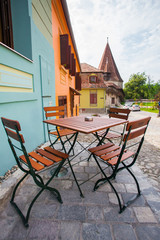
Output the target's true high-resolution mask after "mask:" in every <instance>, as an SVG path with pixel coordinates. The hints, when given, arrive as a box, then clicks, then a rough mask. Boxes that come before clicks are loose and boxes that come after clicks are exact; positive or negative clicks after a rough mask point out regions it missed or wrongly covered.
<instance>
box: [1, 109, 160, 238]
mask: <svg viewBox="0 0 160 240" xmlns="http://www.w3.org/2000/svg"><path fill="white" fill-rule="evenodd" d="M140 114H141V113H138V112H137V113H135V114H134V113H133V114H132V113H131V117H132V118H138V117H139V118H140V117H141V115H140ZM132 115H133V116H132ZM159 121H160V119H158V120H157V119H156V118H155V122H157V124H158V123H159ZM155 122H154V123H153V127H151V128H150V129H149V128H148V133H147V135H146V140H145V143H144V148H143V149H142V153H141V155H140V158H139V162H138V164H136V165H135V166H134V167H132V171H133V172H134V173H135V175H136V176H137V178H138V181H139V183H140V188H141V191H142V194H141V196H140V197H139V198H138V199H137V200H136V201H135V202H134V203H133V204H131V205H130V206H129V207H128V208H127V209H126V210H125V211H124V212H123V213H122V214H119V213H118V211H119V207H118V203H117V200H116V197H115V194H114V193H113V191H112V189H111V187H110V186H109V184H107V183H106V184H105V185H103V186H101V187H100V188H99V189H98V190H97V191H96V192H93V191H92V189H93V186H94V183H95V181H96V180H97V179H98V178H97V176H96V177H94V178H92V179H91V180H90V181H89V182H87V183H85V184H83V185H82V186H81V188H82V191H83V193H84V196H85V197H84V198H81V197H80V195H79V192H78V189H77V186H76V184H75V182H74V180H73V176H72V174H71V172H70V170H68V173H67V175H65V176H63V177H61V178H60V177H58V178H56V179H54V180H53V181H52V183H51V184H50V185H51V186H54V187H56V188H58V190H59V191H60V194H61V196H62V199H63V204H60V203H59V202H58V201H57V199H55V197H54V196H53V195H52V194H51V193H50V192H48V191H44V192H43V193H42V194H41V195H40V197H39V198H38V199H37V201H36V202H35V204H34V206H33V208H32V211H31V215H30V219H29V228H25V227H24V226H23V224H22V222H21V219H20V218H19V216H18V215H17V214H16V213H15V210H14V209H13V207H12V206H11V204H10V202H9V199H10V197H9V196H8V195H9V193H10V192H11V191H10V190H11V186H12V185H13V184H12V183H14V182H15V181H16V179H17V178H18V177H19V175H20V174H19V170H18V171H16V172H15V173H14V174H13V175H12V176H11V177H10V178H8V179H7V180H6V181H5V182H3V183H2V184H1V186H0V192H1V195H0V196H1V198H0V219H1V220H0V240H9V239H12V240H18V239H20V240H23V239H24V240H29V239H38V240H44V239H55V240H122V239H123V240H124V239H125V240H144V239H147V240H159V235H160V193H159V191H158V184H156V183H157V182H158V181H155V183H154V186H156V187H157V189H155V188H154V187H153V186H152V184H151V181H150V179H149V178H148V175H146V174H144V173H143V171H144V169H143V168H142V170H143V171H142V170H141V169H140V167H139V166H142V167H143V164H141V165H140V163H141V162H144V163H145V165H146V166H147V165H148V164H149V163H155V162H154V159H157V157H158V154H159V151H160V149H159V148H158V147H156V144H157V145H158V142H157V141H158V137H156V138H154V136H156V135H155V133H154V131H152V130H153V129H154V126H155V129H157V127H158V126H157V125H156V123H155ZM150 126H152V125H150ZM149 135H150V136H149ZM88 137H89V136H88ZM150 139H153V141H154V143H152V142H151V140H150ZM79 140H81V143H82V144H83V145H85V144H84V142H86V141H87V136H80V138H79ZM82 140H83V142H82ZM86 144H87V143H86ZM80 148H81V147H80V146H79V145H78V144H76V149H75V152H76V153H78V152H79V151H80ZM149 148H150V149H151V150H149ZM87 154H88V153H86V152H84V153H83V155H81V156H78V157H77V158H76V159H75V163H76V162H77V161H79V160H80V158H81V159H82V158H84V157H85V158H86V157H87ZM148 154H150V155H149V158H150V157H151V158H150V159H149V158H148V156H147V155H148ZM154 154H156V155H154ZM144 156H145V159H147V160H146V161H145V160H144V158H143V157H144ZM151 159H152V161H151ZM155 164H156V166H158V161H157V162H156V163H155ZM157 168H158V167H157ZM151 169H152V167H151ZM154 169H155V170H156V167H154ZM74 170H75V173H76V176H77V178H78V179H80V180H85V179H88V177H91V176H93V174H94V173H96V172H97V171H98V169H97V166H96V165H95V163H94V160H93V159H92V158H91V160H90V161H89V162H87V161H82V162H80V163H78V164H77V165H75V166H74ZM42 174H43V176H44V178H45V180H46V181H47V179H48V177H49V176H50V170H48V172H44V173H42ZM157 176H158V175H157ZM113 183H114V186H115V188H116V189H117V190H118V193H119V196H120V198H121V199H123V200H125V201H126V200H127V199H128V198H130V197H131V196H132V195H133V194H135V191H136V189H135V185H134V182H133V179H132V178H131V176H130V175H128V173H127V172H126V171H125V170H124V171H122V172H120V173H119V174H118V175H117V177H116V180H114V181H113ZM152 183H153V182H152ZM6 189H7V190H8V191H7V192H6V194H5V195H3V194H2V193H4V192H5V191H6ZM37 190H38V188H37V187H36V186H35V184H34V183H33V180H32V179H31V178H30V177H29V178H28V179H27V180H26V181H25V183H24V184H22V185H21V186H20V188H19V191H18V194H17V197H16V201H17V202H18V203H19V205H20V206H21V209H23V211H24V212H25V211H26V209H27V206H28V205H29V203H30V200H31V199H32V198H33V197H34V195H35V194H36V192H37ZM2 196H3V197H2ZM4 196H5V197H4Z"/></svg>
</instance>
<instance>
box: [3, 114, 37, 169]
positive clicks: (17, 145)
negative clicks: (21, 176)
mask: <svg viewBox="0 0 160 240" xmlns="http://www.w3.org/2000/svg"><path fill="white" fill-rule="evenodd" d="M1 120H2V123H3V126H4V129H5V131H6V134H7V137H8V142H9V145H10V148H11V150H12V153H13V155H14V157H15V160H16V162H17V164H18V166H19V168H20V169H21V170H22V171H24V172H26V169H24V168H23V167H22V165H21V159H20V157H19V156H20V155H21V154H23V155H24V156H25V162H24V161H23V163H24V164H26V165H27V167H29V168H30V170H31V171H32V170H33V169H32V166H31V163H30V160H29V156H28V154H27V151H26V148H25V146H24V143H25V141H24V137H23V135H22V134H21V133H20V131H21V126H20V123H19V122H18V121H15V120H11V119H7V118H3V117H2V118H1Z"/></svg>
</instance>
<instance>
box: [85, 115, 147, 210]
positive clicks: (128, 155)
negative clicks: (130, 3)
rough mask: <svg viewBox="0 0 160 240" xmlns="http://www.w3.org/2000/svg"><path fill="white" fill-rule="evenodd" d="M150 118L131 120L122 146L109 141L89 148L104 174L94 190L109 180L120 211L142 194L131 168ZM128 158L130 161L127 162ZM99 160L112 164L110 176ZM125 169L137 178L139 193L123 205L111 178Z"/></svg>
mask: <svg viewBox="0 0 160 240" xmlns="http://www.w3.org/2000/svg"><path fill="white" fill-rule="evenodd" d="M150 119H151V117H147V118H143V119H140V120H136V121H131V122H129V123H128V124H127V127H126V132H125V134H124V137H123V144H122V146H121V147H120V146H119V145H115V144H113V143H111V142H108V143H106V144H104V145H101V146H98V147H94V148H90V149H89V151H90V152H91V153H92V154H93V157H94V159H95V161H96V163H97V165H98V167H99V169H100V171H101V172H102V174H103V176H104V177H103V178H100V179H99V180H98V181H97V182H96V183H95V186H94V190H96V189H97V188H98V187H99V186H100V185H102V184H104V183H105V182H108V183H109V184H110V186H111V187H112V189H113V190H114V192H115V194H116V196H117V199H118V203H119V207H120V213H121V212H122V211H124V209H125V208H126V207H127V206H128V205H129V204H130V203H131V202H133V201H134V200H135V199H136V198H137V197H139V196H140V187H139V184H138V181H137V179H136V177H135V176H134V174H133V173H132V171H131V170H130V169H129V168H130V167H131V166H133V164H134V163H135V162H136V159H137V157H138V155H139V152H140V149H141V147H142V144H143V141H144V135H145V132H146V129H147V126H148V123H149V121H150ZM133 139H134V142H133V143H132V144H130V145H129V146H127V143H128V142H129V141H130V140H133ZM136 140H137V141H136ZM135 141H136V142H135ZM137 145H138V146H137ZM135 146H136V151H133V150H129V148H131V147H132V148H133V147H135ZM127 159H128V161H127V162H126V160H127ZM99 160H103V161H104V162H106V163H107V164H108V166H111V169H112V173H111V174H110V175H109V176H108V174H106V173H105V171H104V169H103V168H102V166H101V162H102V161H99ZM123 169H126V170H127V171H128V172H129V173H130V174H131V176H132V177H133V179H134V180H135V183H136V186H137V191H138V193H137V195H136V196H134V197H133V198H132V199H130V200H129V201H128V202H127V203H124V204H123V205H122V203H121V200H120V198H119V195H118V192H117V190H116V189H115V187H114V186H113V184H112V183H111V181H110V180H111V179H114V178H115V177H116V175H117V173H118V172H119V171H120V170H123Z"/></svg>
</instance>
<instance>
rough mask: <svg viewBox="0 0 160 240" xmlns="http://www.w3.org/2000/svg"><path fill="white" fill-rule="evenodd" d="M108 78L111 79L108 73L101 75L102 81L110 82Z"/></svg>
mask: <svg viewBox="0 0 160 240" xmlns="http://www.w3.org/2000/svg"><path fill="white" fill-rule="evenodd" d="M110 77H111V73H110V72H107V73H104V75H103V79H104V81H108V80H110Z"/></svg>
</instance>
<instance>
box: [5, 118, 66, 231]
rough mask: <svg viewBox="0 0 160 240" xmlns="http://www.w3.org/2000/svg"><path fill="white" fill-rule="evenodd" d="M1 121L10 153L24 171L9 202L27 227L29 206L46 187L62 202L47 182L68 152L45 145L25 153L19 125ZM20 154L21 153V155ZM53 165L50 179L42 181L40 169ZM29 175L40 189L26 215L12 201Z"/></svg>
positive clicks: (10, 121) (13, 121)
mask: <svg viewBox="0 0 160 240" xmlns="http://www.w3.org/2000/svg"><path fill="white" fill-rule="evenodd" d="M1 119H2V123H3V125H4V128H5V131H6V134H7V137H8V142H9V145H10V148H11V150H12V153H13V155H14V157H15V160H16V162H17V165H18V167H19V168H20V169H21V170H22V171H23V172H24V173H25V174H24V176H23V177H22V179H20V180H19V182H18V183H17V184H16V186H15V188H14V191H13V194H12V198H11V201H10V202H11V204H12V205H13V206H14V207H15V209H16V210H17V212H18V214H19V215H20V217H21V218H22V221H23V223H24V225H25V227H28V226H29V225H28V220H29V216H30V212H31V208H32V207H33V204H34V202H35V201H36V199H37V198H38V197H39V195H40V194H41V193H42V192H43V191H44V190H45V189H46V190H49V191H50V192H51V193H53V194H54V195H55V197H56V198H57V199H58V201H59V202H60V203H62V199H61V195H60V193H59V191H58V190H57V189H55V188H52V187H49V186H48V185H49V183H50V182H51V181H52V179H53V178H54V177H55V176H56V175H57V174H58V173H59V171H60V169H61V167H62V166H63V164H64V162H65V161H66V159H68V157H69V156H68V154H65V153H62V152H59V151H57V150H55V149H53V148H51V147H45V148H44V149H37V150H36V151H32V152H30V153H27V151H26V148H25V146H24V143H25V141H24V138H23V135H22V134H21V133H20V131H21V127H20V124H19V122H18V121H15V120H11V119H6V118H3V117H2V118H1ZM21 154H22V155H21ZM54 165H55V171H54V174H53V175H52V176H51V177H50V179H49V180H48V181H47V182H46V183H44V181H43V179H42V177H41V176H40V175H39V173H40V172H41V171H44V170H46V169H48V168H49V167H51V166H54ZM28 175H31V176H32V178H33V180H34V182H35V184H36V185H37V186H38V187H40V191H39V192H38V193H37V194H36V196H35V197H34V198H33V200H32V202H31V203H30V205H29V207H28V210H27V214H26V216H24V215H23V213H22V211H21V210H20V208H19V207H18V205H17V204H16V203H15V202H14V198H15V194H16V190H17V188H18V186H19V185H20V183H21V182H22V181H23V180H24V179H25V178H26V177H27V176H28Z"/></svg>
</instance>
